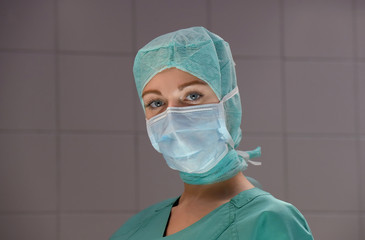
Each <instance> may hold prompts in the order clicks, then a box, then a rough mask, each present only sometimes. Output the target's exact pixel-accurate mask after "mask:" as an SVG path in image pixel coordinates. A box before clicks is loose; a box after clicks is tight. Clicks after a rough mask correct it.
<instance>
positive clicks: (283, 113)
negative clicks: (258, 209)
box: [279, 0, 290, 201]
mask: <svg viewBox="0 0 365 240" xmlns="http://www.w3.org/2000/svg"><path fill="white" fill-rule="evenodd" d="M279 4H280V25H279V26H280V29H279V31H280V38H281V39H280V59H281V61H280V73H281V89H282V98H281V103H282V110H281V118H282V125H281V126H282V140H283V167H284V169H283V171H284V197H285V200H287V201H289V200H290V199H289V172H288V169H289V166H288V164H289V160H288V134H287V131H286V125H287V122H286V115H287V106H286V102H287V95H286V75H285V71H286V68H285V48H284V46H285V39H284V37H285V34H284V31H285V29H284V23H285V12H284V0H280V1H279Z"/></svg>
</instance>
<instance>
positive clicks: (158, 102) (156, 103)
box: [147, 100, 163, 108]
mask: <svg viewBox="0 0 365 240" xmlns="http://www.w3.org/2000/svg"><path fill="white" fill-rule="evenodd" d="M162 105H163V102H162V101H161V100H153V101H151V102H150V103H149V104H147V106H148V107H151V108H158V107H161V106H162Z"/></svg>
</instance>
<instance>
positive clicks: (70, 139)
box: [60, 134, 136, 210]
mask: <svg viewBox="0 0 365 240" xmlns="http://www.w3.org/2000/svg"><path fill="white" fill-rule="evenodd" d="M133 139H134V138H133V136H128V135H126V136H117V135H92V134H87V135H62V136H61V168H60V169H61V209H62V210H130V209H135V208H136V204H135V202H136V198H135V196H136V194H135V191H136V184H135V163H134V161H135V156H134V140H133Z"/></svg>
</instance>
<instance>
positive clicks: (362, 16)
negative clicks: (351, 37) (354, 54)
mask: <svg viewBox="0 0 365 240" xmlns="http://www.w3.org/2000/svg"><path fill="white" fill-rule="evenodd" d="M355 2H356V4H355V6H356V9H355V14H356V27H357V29H356V35H357V39H356V42H357V50H358V56H359V57H361V58H365V28H364V26H365V1H363V0H356V1H355Z"/></svg>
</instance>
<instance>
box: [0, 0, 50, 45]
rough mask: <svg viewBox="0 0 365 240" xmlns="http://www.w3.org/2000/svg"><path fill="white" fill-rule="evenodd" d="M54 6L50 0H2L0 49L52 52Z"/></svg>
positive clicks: (0, 4)
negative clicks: (49, 50) (44, 50)
mask: <svg viewBox="0 0 365 240" xmlns="http://www.w3.org/2000/svg"><path fill="white" fill-rule="evenodd" d="M54 4H55V1H51V0H33V1H27V0H16V1H14V0H2V1H1V2H0V48H21V49H34V50H40V49H42V50H43V49H53V48H54V36H55V34H54V25H55V21H54Z"/></svg>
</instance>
